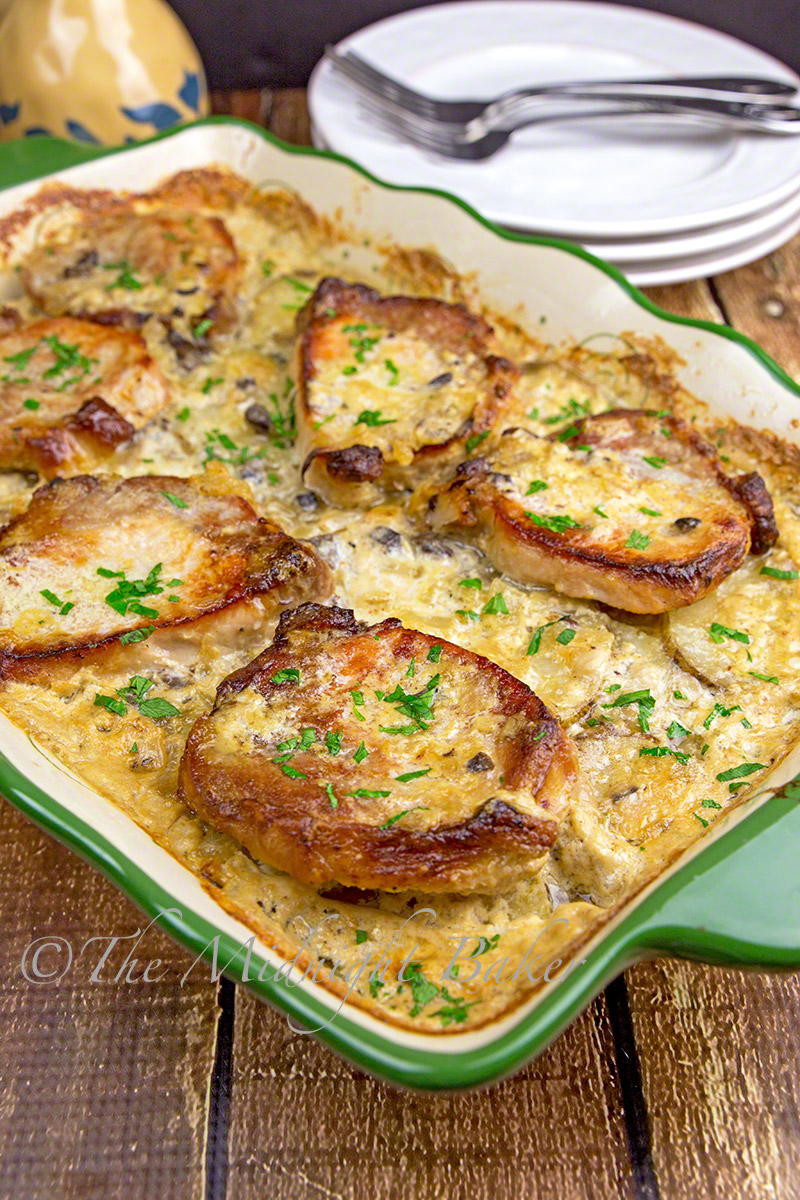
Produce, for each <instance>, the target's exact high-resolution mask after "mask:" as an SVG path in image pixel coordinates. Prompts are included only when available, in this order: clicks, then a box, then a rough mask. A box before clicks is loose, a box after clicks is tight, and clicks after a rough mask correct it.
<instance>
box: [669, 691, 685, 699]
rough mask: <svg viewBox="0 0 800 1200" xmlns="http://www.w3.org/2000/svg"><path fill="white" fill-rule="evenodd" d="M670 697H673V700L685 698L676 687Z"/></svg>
mask: <svg viewBox="0 0 800 1200" xmlns="http://www.w3.org/2000/svg"><path fill="white" fill-rule="evenodd" d="M672 698H673V700H685V699H686V697H685V696H684V694H683V692H679V691H678V690H677V689H676V690H675V691H674V692H673V693H672Z"/></svg>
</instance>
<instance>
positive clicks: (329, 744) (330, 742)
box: [325, 729, 342, 754]
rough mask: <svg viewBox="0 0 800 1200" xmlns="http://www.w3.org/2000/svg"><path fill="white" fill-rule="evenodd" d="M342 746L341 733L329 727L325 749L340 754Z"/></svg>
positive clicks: (329, 752) (330, 752)
mask: <svg viewBox="0 0 800 1200" xmlns="http://www.w3.org/2000/svg"><path fill="white" fill-rule="evenodd" d="M341 748H342V735H341V733H334V732H333V730H331V729H329V730H328V732H327V733H326V734H325V749H326V750H327V751H328V754H338V753H339V751H340V750H341Z"/></svg>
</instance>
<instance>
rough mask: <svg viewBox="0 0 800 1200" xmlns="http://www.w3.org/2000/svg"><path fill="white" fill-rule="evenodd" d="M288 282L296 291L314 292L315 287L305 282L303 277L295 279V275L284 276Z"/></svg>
mask: <svg viewBox="0 0 800 1200" xmlns="http://www.w3.org/2000/svg"><path fill="white" fill-rule="evenodd" d="M284 278H285V280H286V282H287V283H290V284H291V285H292V287H293V288H294V289H295V291H298V292H313V290H314V289H313V288H312V287H310V286H309V284H307V283H303V281H302V279H295V277H294V275H285V276H284Z"/></svg>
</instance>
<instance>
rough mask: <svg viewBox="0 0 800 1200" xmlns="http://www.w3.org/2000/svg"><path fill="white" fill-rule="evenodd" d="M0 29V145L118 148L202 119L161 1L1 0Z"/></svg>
mask: <svg viewBox="0 0 800 1200" xmlns="http://www.w3.org/2000/svg"><path fill="white" fill-rule="evenodd" d="M3 13H4V14H5V15H3ZM0 21H1V22H2V24H0V140H6V141H7V140H9V139H10V138H16V137H26V136H32V135H34V134H39V133H50V134H54V135H56V136H58V137H68V138H74V139H76V140H78V141H83V142H91V143H104V144H107V145H116V144H118V143H120V142H135V141H139V140H140V139H141V138H146V137H152V135H153V134H154V133H158V132H159V131H160V130H162V129H168V128H169V127H170V126H172V125H178V124H180V123H182V122H185V121H191V120H194V119H195V118H196V117H199V116H203V115H205V113H207V112H208V91H207V88H206V81H205V75H204V72H203V64H202V62H201V60H200V56H199V55H198V53H197V49H196V47H195V45H194V43H193V42H192V40H191V38H190V37H189V35H188V33H187V32H186V30H185V29H184V27H183V25H182V24H181V22H180V21H179V20H178V18H177V16H176V15H175V13H174V12H173V11H172V9H171V8H170V7H169V6H168V5H167V4H166V3H165V2H164V0H11V2H10V3H8V0H0Z"/></svg>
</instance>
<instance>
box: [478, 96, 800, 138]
mask: <svg viewBox="0 0 800 1200" xmlns="http://www.w3.org/2000/svg"><path fill="white" fill-rule="evenodd" d="M559 98H561V99H563V100H568V101H570V102H572V101H578V102H580V101H581V100H583V101H585V102H614V103H617V104H623V105H625V106H626V107H628V108H629V109H630V110H631V111H634V112H637V111H638V112H673V113H677V112H685V113H693V114H695V115H697V116H706V117H708V118H709V119H712V120H713V119H716V120H718V121H727V122H729V123H730V124H731V125H732V126H738V127H741V128H750V129H756V128H761V129H763V130H764V131H765V132H770V133H800V107H795V106H794V105H789V104H780V103H778V104H775V103H773V104H767V103H761V104H754V103H753V102H752V101H750V100H742V99H739V100H729V99H718V98H716V97H714V96H709V95H708V93H706V94H704V95H693V96H679V95H673V94H670V95H655V94H653V92H648V93H646V94H644V93H643V94H641V95H638V94H633V93H631V92H626V91H620V90H618V89H617V88H614V89H613V90H611V89H608V90H604V91H600V90H597V91H593V92H587V93H585V94H584V93H582V92H578V91H570V92H569V93H566V94H559V95H556V94H553V93H550V94H548V95H546V96H543V95H541V93H536V94H534V95H528V96H523V95H522V94H521V93H520V94H518V97H517V100H516V102H515V104H514V105H512V106H510V107H508V108H506V109H504V110H501V111H500V112H498V113H496V114H494V113H493V114H490V115H488V120H487V121H486V122H485V125H484V131H486V130H487V129H490V130H509V129H517V128H519V126H520V125H521V124H522V123H524V122H525V121H527V120H530V119H534V118H535V117H536V116H537V115H540V114H543V113H546V110H547V108H548V107H550V106H552V104H553V102H554V101H556V100H558V99H559ZM476 133H477V129H476Z"/></svg>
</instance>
